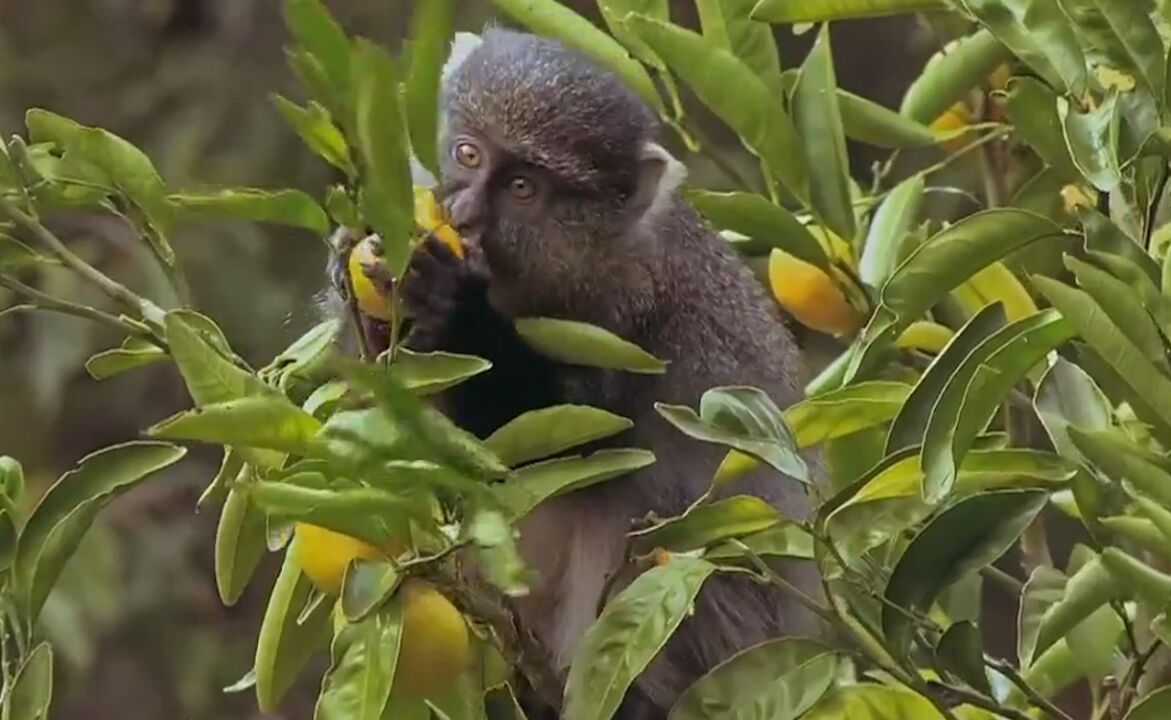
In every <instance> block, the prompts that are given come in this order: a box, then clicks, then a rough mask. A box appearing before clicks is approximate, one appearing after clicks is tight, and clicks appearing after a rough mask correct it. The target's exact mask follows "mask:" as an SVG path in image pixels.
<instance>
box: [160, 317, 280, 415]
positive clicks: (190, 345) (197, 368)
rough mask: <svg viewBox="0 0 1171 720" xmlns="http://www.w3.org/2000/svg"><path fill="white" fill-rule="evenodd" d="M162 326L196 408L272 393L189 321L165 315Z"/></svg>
mask: <svg viewBox="0 0 1171 720" xmlns="http://www.w3.org/2000/svg"><path fill="white" fill-rule="evenodd" d="M164 325H165V327H166V332H167V343H168V344H169V345H170V348H171V357H172V358H173V359H174V360H175V364H176V365H178V367H179V372H180V373H181V374H182V375H183V381H184V383H185V384H186V385H187V392H188V393H190V394H191V399H192V400H194V401H195V404H196V405H200V406H202V405H211V404H214V403H217V402H223V401H225V400H234V399H236V398H241V397H245V396H247V395H263V394H268V393H271V390H269V388H267V387H265V385H264V384H263V383H262V382H260V381H259V380H258V379H257V378H256V377H255V376H254V375H252V374H251V373H249V372H248V371H246V370H244V369H243V368H241V367H239V366H237V365H234V364H233V363H231V362H229V361H228V360H227V359H226V358H224V356H223V354H222V353H221V352H220V351H219V350H218V349H217V348H216V347H215V346H213V345H212V344H211V343H210V342H209V341H208V340H207V338H206V337H205V336H204V334H203V333H201V332H200V328H198V327H197V326H196V325H195V324H194V323H193V322H192V321H191V320H190V319H189V318H187V317H185V316H184V315H182V314H180V313H179V312H178V311H171V312H168V313H167V315H166V317H165V319H164Z"/></svg>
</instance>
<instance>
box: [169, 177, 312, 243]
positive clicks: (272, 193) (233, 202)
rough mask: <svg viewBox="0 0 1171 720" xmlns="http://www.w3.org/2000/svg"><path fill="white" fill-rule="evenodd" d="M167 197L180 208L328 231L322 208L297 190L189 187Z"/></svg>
mask: <svg viewBox="0 0 1171 720" xmlns="http://www.w3.org/2000/svg"><path fill="white" fill-rule="evenodd" d="M167 199H168V201H169V202H170V203H171V204H172V205H174V206H176V207H178V208H180V209H183V210H191V211H195V212H202V213H207V214H209V215H223V216H227V217H236V218H242V219H245V220H252V221H255V222H272V223H280V224H282V225H291V226H294V227H302V228H305V229H307V230H312V231H313V232H315V233H317V234H318V235H324V234H325V233H327V232H328V231H329V218H327V217H326V216H325V211H324V210H322V209H321V206H320V205H318V204H317V201H316V200H314V199H313V198H312V197H310V196H309V195H307V194H306V193H304V192H302V191H300V190H288V189H286V190H263V189H260V188H223V189H220V190H189V191H187V192H183V193H179V194H175V195H170V196H169V197H168V198H167Z"/></svg>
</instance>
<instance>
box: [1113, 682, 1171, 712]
mask: <svg viewBox="0 0 1171 720" xmlns="http://www.w3.org/2000/svg"><path fill="white" fill-rule="evenodd" d="M1165 717H1171V687H1165V688H1159V689H1157V690H1152V691H1151V693H1150V694H1148V695H1147V696H1146V697H1144V698H1142V699H1141V700H1139V701H1138V702H1137V703H1135V704H1134V705H1133V706H1132V707H1131V708H1130V712H1128V713H1126V717H1125V718H1123V720H1162V718H1165Z"/></svg>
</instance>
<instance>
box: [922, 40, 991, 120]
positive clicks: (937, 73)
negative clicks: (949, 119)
mask: <svg viewBox="0 0 1171 720" xmlns="http://www.w3.org/2000/svg"><path fill="white" fill-rule="evenodd" d="M1010 60H1012V52H1011V51H1009V49H1008V48H1007V47H1005V46H1004V43H1002V42H1000V40H999V39H997V37H996V36H995V35H993V34H992V33H991V32H989V31H988V30H987V29H986V28H980V29H979V30H977V31H976V32H974V33H972V34H971V35H968V36H965V37H962V38H959V39H958V40H956V41H955V42H954V44H949V46H948V47H947V48H946V49H945V50H943V51H941V52H938V53H936V54H934V55H932V56H931V58H930V59H928V61H927V65H926V66H925V67H924V68H923V72H922V73H920V74H919V76H918V77H917V78H915V79H914V80H913V81H912V82H911V85H910V87H908V88H907V92H906V93H905V94H904V95H903V101H902V104H901V105H900V106H899V114H900V115H903V116H904V117H907V118H909V119H911V120H914V121H915V122H918V123H924V124H929V123H931V122H932V121H934V120H935V119H936V118H938V117H939V116H940V115H942V114H943V113H945V112H947V110H948V109H949V108H950V107H952V106H953V105H955V104H956V103H957V102H961V101H962V100H964V98H966V97H967V95H968V93H969V92H971V91H972V88H974V87H977V86H979V85H980V84H981V83H983V82H984V80H985V79H986V78H987V77H988V76H989V75H990V74H991V73H992V71H994V70H995V69H996V68H997V67H998V66H1000V65H1001V64H1002V63H1006V62H1009V61H1010Z"/></svg>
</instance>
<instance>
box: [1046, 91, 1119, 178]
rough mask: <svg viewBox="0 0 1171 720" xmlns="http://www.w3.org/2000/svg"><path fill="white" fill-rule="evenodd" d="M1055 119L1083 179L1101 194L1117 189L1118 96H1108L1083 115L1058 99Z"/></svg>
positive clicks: (1066, 101) (1114, 94) (1063, 100)
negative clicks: (1059, 123) (1056, 118)
mask: <svg viewBox="0 0 1171 720" xmlns="http://www.w3.org/2000/svg"><path fill="white" fill-rule="evenodd" d="M1057 117H1058V118H1059V119H1060V120H1061V127H1062V131H1063V132H1064V134H1065V144H1066V147H1067V148H1068V149H1069V154H1070V157H1072V158H1073V164H1074V165H1075V166H1077V169H1078V171H1079V172H1081V174H1082V176H1084V177H1085V178H1086V179H1087V180H1089V181H1090V183H1091V184H1093V186H1094V187H1096V188H1098V189H1099V190H1101V191H1102V192H1111V191H1113V190H1114V189H1115V188H1117V187H1118V183H1120V182H1121V181H1122V169H1121V167H1120V165H1121V161H1120V160H1119V158H1118V135H1119V132H1120V128H1121V121H1122V116H1121V115H1120V114H1119V105H1118V95H1117V93H1111V94H1110V95H1109V96H1107V98H1106V99H1105V100H1104V101H1103V102H1102V104H1101V105H1098V106H1097V107H1096V108H1094V109H1092V110H1089V111H1087V112H1084V113H1081V112H1078V111H1077V110H1075V109H1074V108H1072V107H1071V106H1070V103H1069V101H1068V100H1067V99H1065V98H1058V99H1057Z"/></svg>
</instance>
